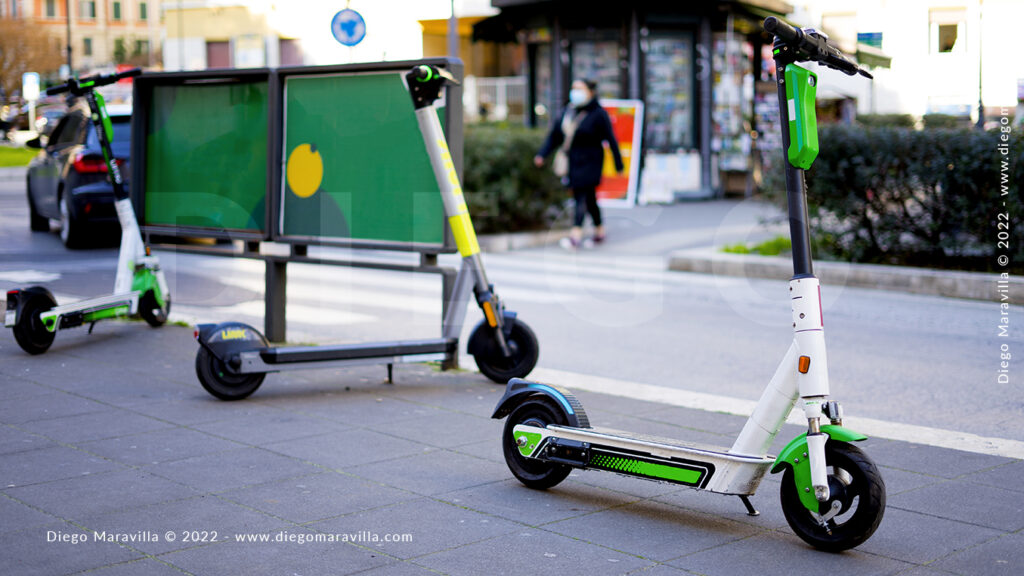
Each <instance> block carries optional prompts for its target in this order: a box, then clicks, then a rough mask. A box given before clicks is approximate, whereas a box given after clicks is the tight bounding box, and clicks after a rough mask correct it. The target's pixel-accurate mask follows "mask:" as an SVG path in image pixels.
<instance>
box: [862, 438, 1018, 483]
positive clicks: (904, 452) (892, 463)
mask: <svg viewBox="0 0 1024 576" xmlns="http://www.w3.org/2000/svg"><path fill="white" fill-rule="evenodd" d="M871 459H872V460H874V461H875V462H877V463H879V464H883V465H885V466H889V467H893V468H899V469H901V470H907V471H910V472H917V473H919V474H927V475H930V476H938V477H940V478H958V477H960V476H963V475H964V474H971V473H974V472H982V471H985V470H989V469H991V468H995V467H997V466H1000V465H1003V464H1009V463H1011V462H1013V460H1012V459H1010V458H1003V457H1001V456H989V455H987V454H978V453H976V452H964V451H961V450H949V449H946V448H936V447H933V446H925V445H923V444H911V443H909V442H899V441H896V440H882V441H876V442H875V443H873V444H872V445H871Z"/></svg>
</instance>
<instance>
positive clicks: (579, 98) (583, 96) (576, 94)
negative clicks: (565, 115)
mask: <svg viewBox="0 0 1024 576" xmlns="http://www.w3.org/2000/svg"><path fill="white" fill-rule="evenodd" d="M587 100H588V98H587V93H586V91H584V90H580V89H579V88H573V89H572V90H569V102H570V103H571V104H572V105H573V106H575V107H577V108H579V107H580V106H583V105H584V104H586V103H587Z"/></svg>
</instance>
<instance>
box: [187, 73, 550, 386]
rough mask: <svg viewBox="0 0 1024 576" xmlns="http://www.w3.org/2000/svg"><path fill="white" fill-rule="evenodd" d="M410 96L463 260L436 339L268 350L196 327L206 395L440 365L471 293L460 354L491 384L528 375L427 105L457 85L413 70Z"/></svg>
mask: <svg viewBox="0 0 1024 576" xmlns="http://www.w3.org/2000/svg"><path fill="white" fill-rule="evenodd" d="M404 81H405V84H406V87H407V88H408V90H409V94H410V96H411V97H412V101H413V108H414V110H415V114H416V120H417V123H418V124H419V129H420V133H421V134H422V136H423V143H424V145H425V146H426V149H427V153H428V154H429V156H430V164H431V167H432V168H433V172H434V177H435V178H436V179H437V185H438V187H439V188H440V191H441V198H442V200H443V204H444V211H445V215H446V216H447V217H448V224H449V227H450V228H451V230H452V236H453V237H454V238H455V244H456V247H457V248H458V250H459V254H460V255H461V256H462V265H461V267H460V268H459V272H458V275H457V277H456V280H455V289H454V294H453V295H452V304H451V306H449V307H448V311H447V313H446V315H445V318H444V319H443V329H442V336H441V338H434V339H426V340H413V341H396V342H374V343H366V344H344V345H332V346H277V347H274V346H270V344H269V343H268V342H267V339H266V338H265V337H264V336H263V335H262V334H261V333H260V332H259V331H258V330H256V329H255V328H253V327H252V326H249V325H247V324H242V323H239V322H226V323H222V324H201V325H199V326H197V327H196V332H195V335H196V340H197V341H198V342H199V351H198V353H197V355H196V374H197V375H198V377H199V381H200V383H202V385H203V388H205V389H206V391H207V392H209V393H210V394H212V395H214V396H216V397H217V398H220V399H222V400H240V399H242V398H246V397H247V396H249V395H250V394H252V393H253V392H255V391H256V389H257V388H259V386H260V384H262V382H263V379H264V378H265V377H266V375H267V373H269V372H279V371H284V370H297V369H308V368H337V367H344V366H354V365H360V364H364V365H365V364H386V365H387V366H388V381H391V375H392V366H393V365H394V364H399V363H408V362H430V361H438V360H440V361H446V360H449V359H451V358H452V357H453V356H454V353H455V352H456V351H457V347H458V338H459V334H460V333H461V331H462V326H463V322H464V320H465V315H466V304H467V302H468V299H469V294H470V291H472V294H473V295H474V297H475V299H476V302H477V305H478V306H479V307H480V310H481V311H482V312H483V314H484V320H483V321H481V322H480V323H479V324H478V325H477V326H476V328H475V329H474V330H473V332H472V334H471V336H470V338H469V342H468V344H467V351H468V352H469V353H470V354H472V355H473V357H474V360H475V361H476V364H477V367H479V368H480V372H482V373H483V374H484V375H485V376H487V377H488V378H490V379H491V380H493V381H494V382H497V383H501V384H504V383H506V382H508V380H509V379H510V378H521V377H523V376H526V375H527V374H529V373H530V371H531V370H533V367H534V366H535V365H536V364H537V358H538V356H539V355H540V347H539V344H538V343H537V337H536V336H535V335H534V333H533V330H531V329H530V327H529V326H527V325H526V323H524V322H523V321H522V320H520V319H518V318H517V317H516V313H515V312H512V311H510V310H506V309H505V304H504V302H502V300H501V299H500V298H499V297H498V295H497V294H496V293H495V291H494V286H493V285H491V284H490V282H489V281H488V280H487V274H486V272H485V270H484V264H483V260H482V259H481V257H480V245H479V244H478V242H477V238H476V231H475V229H474V228H473V221H472V220H471V219H470V216H469V210H468V208H467V206H466V200H465V198H464V197H463V194H462V187H461V185H460V184H459V177H458V174H456V172H455V164H454V163H453V162H452V157H451V153H450V152H449V150H448V144H447V141H446V139H445V135H444V132H443V130H442V129H441V123H440V121H439V120H438V118H437V113H436V112H435V111H434V109H433V104H434V102H435V101H436V100H437V99H438V98H440V96H441V89H442V87H443V86H444V85H445V83H446V82H452V83H455V82H456V80H455V78H453V77H452V76H451V74H450V73H449V72H448V71H446V70H444V69H443V68H438V67H434V66H426V65H423V66H417V67H415V68H413V69H412V70H411V71H409V72H408V73H407V74H406V75H405V76H404Z"/></svg>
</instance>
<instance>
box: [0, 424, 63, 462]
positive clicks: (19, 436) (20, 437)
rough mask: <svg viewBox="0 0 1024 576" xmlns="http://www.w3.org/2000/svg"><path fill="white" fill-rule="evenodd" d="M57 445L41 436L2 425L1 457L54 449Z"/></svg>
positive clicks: (0, 425)
mask: <svg viewBox="0 0 1024 576" xmlns="http://www.w3.org/2000/svg"><path fill="white" fill-rule="evenodd" d="M56 445H57V444H56V443H55V442H53V441H52V440H50V439H48V438H45V437H43V436H40V435H39V434H32V433H31V432H26V431H24V430H20V429H18V428H15V427H14V426H10V425H7V424H0V456H3V455H4V454H14V453H16V452H24V451H26V450H39V449H40V448H52V447H54V446H56Z"/></svg>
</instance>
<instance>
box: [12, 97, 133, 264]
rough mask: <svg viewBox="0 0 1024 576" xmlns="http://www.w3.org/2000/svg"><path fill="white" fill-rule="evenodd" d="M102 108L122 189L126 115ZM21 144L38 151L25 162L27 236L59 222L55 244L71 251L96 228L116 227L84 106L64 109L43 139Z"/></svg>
mask: <svg viewBox="0 0 1024 576" xmlns="http://www.w3.org/2000/svg"><path fill="white" fill-rule="evenodd" d="M107 109H108V112H109V114H110V120H111V123H112V124H113V128H114V138H113V141H112V142H111V146H112V147H113V149H114V157H115V158H116V159H117V161H118V165H119V166H120V168H121V173H122V174H124V175H125V187H126V188H127V187H128V185H129V182H128V180H127V175H128V173H129V170H128V153H129V148H130V146H131V112H130V111H129V110H127V109H122V108H120V107H117V106H108V107H107ZM27 145H28V146H31V147H35V148H41V150H40V151H39V154H38V155H37V156H36V157H35V158H33V159H32V162H31V163H29V166H28V175H27V177H26V187H27V190H28V207H29V220H30V222H29V224H30V227H31V229H32V230H33V231H37V232H44V231H48V230H49V229H50V222H49V221H50V219H51V218H52V219H56V220H59V221H60V226H61V227H60V239H61V241H63V242H64V245H65V246H67V247H68V248H76V247H80V246H82V245H83V244H85V243H86V242H87V241H88V239H89V238H90V237H91V236H93V235H94V234H95V233H98V232H102V231H103V230H102V228H107V229H116V227H117V226H119V223H118V220H117V212H116V210H115V208H114V191H113V189H112V188H111V186H110V182H109V181H108V180H107V165H106V163H105V162H104V160H103V152H102V151H101V150H100V143H99V139H98V137H97V136H96V131H95V130H94V129H93V125H92V122H91V121H90V120H89V108H88V106H86V105H85V103H84V102H83V103H81V104H76V105H74V106H72V107H71V108H69V109H68V111H67V114H65V115H64V116H63V117H62V118H61V119H60V120H59V121H58V122H57V126H56V127H55V128H54V129H53V132H52V133H51V134H50V135H49V137H48V138H47V137H45V136H43V137H41V138H37V139H35V140H31V141H29V142H28V143H27Z"/></svg>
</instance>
